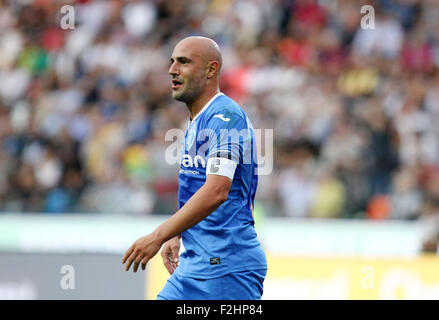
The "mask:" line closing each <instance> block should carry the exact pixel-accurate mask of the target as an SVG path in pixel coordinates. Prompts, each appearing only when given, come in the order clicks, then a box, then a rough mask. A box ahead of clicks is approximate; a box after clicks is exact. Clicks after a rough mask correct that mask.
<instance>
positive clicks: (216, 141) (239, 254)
mask: <svg viewBox="0 0 439 320" xmlns="http://www.w3.org/2000/svg"><path fill="white" fill-rule="evenodd" d="M181 150H182V151H181V163H180V173H179V177H178V180H179V193H178V200H179V207H180V208H181V207H182V206H183V205H184V204H185V203H186V201H188V200H189V199H190V198H191V197H192V195H193V194H194V193H195V192H196V191H198V189H200V188H201V187H202V186H203V184H204V183H205V181H206V171H207V170H206V166H207V164H208V159H209V158H212V157H214V158H227V159H229V160H232V161H234V162H235V163H236V164H237V165H236V169H235V172H234V176H233V181H232V186H231V188H230V191H229V194H228V198H227V200H226V201H225V202H224V203H222V204H221V205H220V206H219V207H218V208H217V209H216V210H215V211H214V212H212V213H211V214H210V215H209V216H207V217H206V218H205V219H204V220H202V221H201V222H199V223H198V224H196V225H195V226H193V227H191V228H189V229H188V230H186V231H185V232H183V233H182V235H181V237H182V241H183V246H184V248H185V251H184V252H183V253H182V254H181V256H180V262H179V266H178V268H177V269H176V271H175V272H177V274H178V275H180V276H186V277H192V278H199V279H209V278H215V277H220V276H223V275H226V274H228V273H231V272H239V271H245V270H258V269H266V268H267V261H266V256H265V253H264V251H263V249H262V247H261V245H260V243H259V241H258V239H257V234H256V231H255V228H254V219H253V203H254V198H255V194H256V187H257V183H258V178H257V162H256V143H255V136H254V130H253V127H252V125H251V122H250V121H249V119H248V118H247V116H246V115H245V113H244V111H243V110H242V109H241V107H240V106H239V105H238V104H237V103H236V102H235V101H233V100H232V99H230V98H229V97H227V96H226V95H224V94H223V93H218V94H217V95H215V96H214V97H213V98H212V99H211V101H209V103H207V104H206V106H205V107H204V108H203V109H202V110H201V111H200V112H199V113H198V114H197V116H196V117H195V118H194V119H193V120H192V121H191V122H190V124H189V127H188V129H187V131H186V134H185V138H184V141H183V143H182V149H181ZM212 165H215V164H214V163H212ZM211 169H212V170H209V172H215V168H214V167H213V168H211Z"/></svg>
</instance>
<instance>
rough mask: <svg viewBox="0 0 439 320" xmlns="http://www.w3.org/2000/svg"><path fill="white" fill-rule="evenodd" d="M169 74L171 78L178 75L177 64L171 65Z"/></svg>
mask: <svg viewBox="0 0 439 320" xmlns="http://www.w3.org/2000/svg"><path fill="white" fill-rule="evenodd" d="M169 74H170V75H171V76H174V75H178V68H177V67H176V66H175V63H173V64H171V66H170V67H169Z"/></svg>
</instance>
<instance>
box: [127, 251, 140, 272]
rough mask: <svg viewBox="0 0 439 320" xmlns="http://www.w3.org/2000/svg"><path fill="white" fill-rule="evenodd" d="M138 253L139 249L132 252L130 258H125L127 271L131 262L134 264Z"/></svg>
mask: <svg viewBox="0 0 439 320" xmlns="http://www.w3.org/2000/svg"><path fill="white" fill-rule="evenodd" d="M137 255H138V251H136V250H133V251H132V253H131V255H130V256H129V258H128V259H125V260H126V266H125V271H128V270H129V269H130V267H131V264H132V263H133V261H134V260H135V259H136V257H137Z"/></svg>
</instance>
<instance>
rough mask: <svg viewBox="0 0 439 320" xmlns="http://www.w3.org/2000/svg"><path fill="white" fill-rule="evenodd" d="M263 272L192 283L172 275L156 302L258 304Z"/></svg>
mask: <svg viewBox="0 0 439 320" xmlns="http://www.w3.org/2000/svg"><path fill="white" fill-rule="evenodd" d="M266 273H267V270H266V269H263V270H254V271H243V272H235V273H230V274H227V275H225V276H222V277H219V278H214V279H193V278H187V277H182V276H177V275H176V274H175V272H174V273H173V274H172V275H171V277H170V278H169V279H168V282H166V284H165V286H164V288H163V289H162V291H160V293H159V294H158V295H157V300H260V299H261V297H262V293H263V283H264V279H265V275H266Z"/></svg>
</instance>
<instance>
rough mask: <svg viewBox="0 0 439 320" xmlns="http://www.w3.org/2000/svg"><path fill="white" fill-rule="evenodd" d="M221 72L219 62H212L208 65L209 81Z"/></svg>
mask: <svg viewBox="0 0 439 320" xmlns="http://www.w3.org/2000/svg"><path fill="white" fill-rule="evenodd" d="M218 72H219V62H218V61H210V62H209V63H208V64H207V79H211V78H213V77H214V76H216V75H217V74H218Z"/></svg>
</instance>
